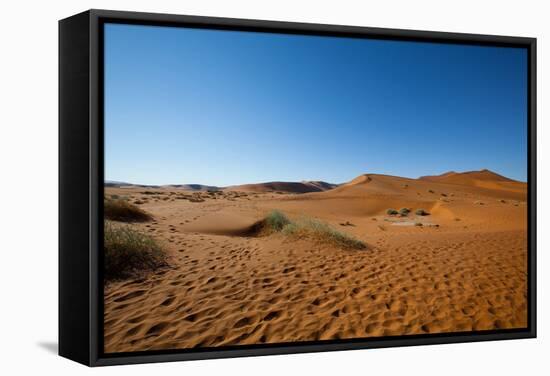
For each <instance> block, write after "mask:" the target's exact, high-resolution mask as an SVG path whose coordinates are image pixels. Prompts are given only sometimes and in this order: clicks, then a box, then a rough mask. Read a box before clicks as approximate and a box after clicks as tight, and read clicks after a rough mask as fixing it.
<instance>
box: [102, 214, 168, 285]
mask: <svg viewBox="0 0 550 376" xmlns="http://www.w3.org/2000/svg"><path fill="white" fill-rule="evenodd" d="M103 238H104V241H103V255H104V257H103V262H104V269H103V270H104V276H105V279H106V280H115V279H125V278H131V277H135V276H139V275H140V274H143V273H145V272H147V271H153V270H155V269H157V268H160V267H162V266H166V265H167V263H166V253H165V251H164V249H163V248H162V247H161V246H160V245H159V244H158V243H157V242H156V241H155V240H154V239H153V238H151V237H150V236H148V235H145V234H143V233H141V232H139V231H137V230H135V229H133V228H131V227H130V226H128V225H115V224H113V223H111V222H109V221H105V225H104V237H103Z"/></svg>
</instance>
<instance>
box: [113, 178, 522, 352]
mask: <svg viewBox="0 0 550 376" xmlns="http://www.w3.org/2000/svg"><path fill="white" fill-rule="evenodd" d="M491 174H493V173H491V172H490V171H479V172H477V175H476V174H474V175H472V173H466V174H463V176H462V177H463V179H460V177H461V176H460V174H456V173H454V174H451V176H447V177H446V176H442V177H440V178H438V179H432V178H433V177H430V178H429V179H426V178H422V179H406V178H400V177H393V176H385V175H374V174H369V175H362V176H359V177H357V178H356V179H354V180H353V181H351V182H349V183H347V184H344V185H341V186H339V187H337V188H334V189H330V190H326V191H320V192H313V193H303V194H294V193H282V192H279V193H274V192H264V191H262V190H257V189H255V190H252V191H248V192H235V191H232V190H224V191H222V192H219V193H216V194H208V193H207V192H200V193H192V192H187V191H182V190H178V189H169V188H162V189H150V190H149V189H144V188H137V187H129V188H107V189H106V194H107V195H111V194H118V195H125V196H128V197H129V198H130V201H138V202H140V204H139V206H140V207H141V208H143V209H145V210H147V211H148V212H150V213H152V214H153V215H154V217H155V221H154V222H150V223H143V224H134V225H133V226H135V227H136V228H139V229H141V230H142V231H145V232H147V233H148V234H150V235H151V236H153V237H155V238H156V239H158V240H160V241H162V242H163V243H164V244H165V246H166V248H167V250H168V252H169V254H170V266H169V267H167V268H163V269H161V270H158V271H156V272H153V273H151V274H149V275H147V276H144V277H143V278H141V279H138V280H125V281H116V282H112V283H108V284H107V285H106V286H105V315H104V320H105V321H104V324H105V325H104V326H105V351H106V352H107V353H109V352H121V351H142V350H159V349H185V348H194V347H212V346H225V345H245V344H259V343H281V342H295V341H313V340H329V339H346V338H368V337H377V336H394V335H407V334H426V333H442V332H461V331H473V330H475V331H477V330H492V329H503V328H523V327H526V326H527V231H526V226H527V205H526V184H525V183H520V182H515V181H511V180H509V179H505V178H504V179H500V178H499V177H498V175H497V177H494V176H492V175H491ZM146 191H149V192H148V193H147V194H145V193H143V192H146ZM152 192H153V193H154V192H156V193H157V194H151V193H152ZM182 194H185V195H188V196H192V195H195V197H196V198H197V199H195V200H193V201H190V200H188V199H181V198H178V196H180V195H182ZM144 200H146V202H144V203H143V201H144ZM402 207H408V208H411V209H412V213H411V214H410V215H409V216H407V217H404V218H400V217H395V216H389V215H387V214H386V210H387V209H388V208H394V209H397V210H399V209H400V208H402ZM420 208H421V209H424V210H426V211H428V212H430V213H431V215H429V216H416V215H415V214H414V212H415V210H416V209H420ZM272 209H279V210H281V211H283V212H284V213H285V214H287V215H288V216H289V217H291V218H293V219H298V218H300V217H302V216H309V217H315V218H318V219H320V220H323V221H325V222H328V223H329V224H331V225H332V226H333V227H335V228H338V229H339V230H340V231H343V232H347V233H350V234H353V235H355V236H356V237H357V238H359V239H361V240H362V241H364V242H365V243H366V244H367V248H366V249H364V250H343V249H340V248H338V247H336V246H334V245H331V244H320V243H318V242H316V241H314V240H311V239H300V240H296V239H291V238H288V237H286V236H284V235H282V234H273V235H270V236H260V237H258V236H251V235H250V233H249V232H248V231H247V229H248V228H249V227H250V226H251V225H252V224H254V223H255V222H256V221H257V220H259V219H261V218H263V216H264V215H265V214H266V213H267V212H269V211H270V210H272ZM418 223H422V226H419V225H418Z"/></svg>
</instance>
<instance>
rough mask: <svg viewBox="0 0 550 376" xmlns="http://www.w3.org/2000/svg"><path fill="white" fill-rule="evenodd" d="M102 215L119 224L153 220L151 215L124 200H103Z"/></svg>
mask: <svg viewBox="0 0 550 376" xmlns="http://www.w3.org/2000/svg"><path fill="white" fill-rule="evenodd" d="M103 215H104V217H105V219H109V220H112V221H119V222H147V221H150V220H152V219H153V216H152V215H151V214H149V213H147V212H146V211H145V210H143V209H141V208H139V207H137V206H135V205H133V204H131V203H130V202H128V201H125V200H110V199H105V200H103Z"/></svg>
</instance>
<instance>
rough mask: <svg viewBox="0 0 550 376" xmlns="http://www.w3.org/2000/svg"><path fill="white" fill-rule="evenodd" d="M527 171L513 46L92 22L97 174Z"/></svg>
mask: <svg viewBox="0 0 550 376" xmlns="http://www.w3.org/2000/svg"><path fill="white" fill-rule="evenodd" d="M483 168H487V169H490V170H493V171H496V172H498V173H500V174H503V175H505V176H508V177H511V178H513V179H517V180H522V181H525V180H526V175H527V52H526V50H524V49H518V48H504V47H485V46H463V45H444V44H434V43H419V42H399V41H377V40H366V39H351V38H335V37H317V36H297V35H281V34H267V33H250V32H236V31H215V30H198V29H184V28H170V27H155V26H139V25H118V24H107V25H106V26H105V179H106V180H117V181H126V182H131V183H141V184H182V183H200V184H208V185H218V186H226V185H232V184H243V183H254V182H265V181H301V180H324V181H328V182H333V183H341V182H345V181H348V180H351V179H353V178H354V177H356V176H358V175H360V174H363V173H381V174H390V175H399V176H406V177H412V178H416V177H418V176H421V175H431V174H439V173H443V172H446V171H449V170H455V171H468V170H479V169H483Z"/></svg>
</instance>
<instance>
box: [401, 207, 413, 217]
mask: <svg viewBox="0 0 550 376" xmlns="http://www.w3.org/2000/svg"><path fill="white" fill-rule="evenodd" d="M410 212H411V209H409V208H401V209H399V214H400V215H401V216H402V217H406V216H407V215H409V213H410Z"/></svg>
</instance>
